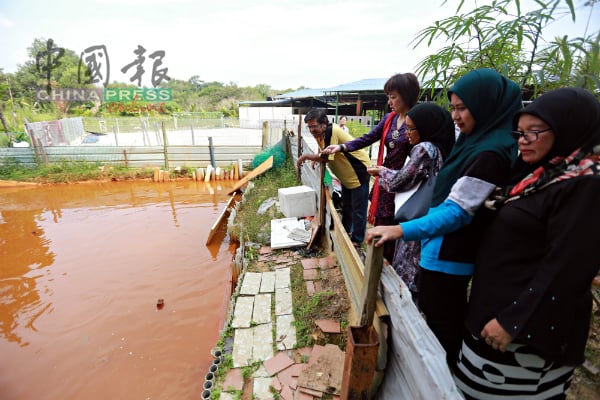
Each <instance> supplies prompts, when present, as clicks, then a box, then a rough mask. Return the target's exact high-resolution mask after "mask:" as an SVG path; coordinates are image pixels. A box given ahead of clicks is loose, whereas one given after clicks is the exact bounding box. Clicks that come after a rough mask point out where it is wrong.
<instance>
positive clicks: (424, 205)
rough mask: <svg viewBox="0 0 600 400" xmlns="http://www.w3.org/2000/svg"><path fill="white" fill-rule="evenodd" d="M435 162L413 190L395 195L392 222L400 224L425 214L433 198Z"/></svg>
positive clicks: (435, 177) (435, 178)
mask: <svg viewBox="0 0 600 400" xmlns="http://www.w3.org/2000/svg"><path fill="white" fill-rule="evenodd" d="M434 165H435V161H433V162H432V163H431V168H430V169H429V173H428V174H427V176H426V177H425V178H424V179H423V180H422V181H421V182H420V183H419V184H418V185H416V186H415V187H414V188H412V189H409V190H407V191H404V192H398V193H396V196H395V197H394V211H395V212H394V221H396V222H398V223H400V222H405V221H410V220H411V219H415V218H419V217H422V216H423V215H425V214H427V211H429V207H430V205H431V198H432V197H433V188H434V187H435V181H436V180H437V175H435V174H434Z"/></svg>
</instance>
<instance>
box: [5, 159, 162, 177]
mask: <svg viewBox="0 0 600 400" xmlns="http://www.w3.org/2000/svg"><path fill="white" fill-rule="evenodd" d="M153 174H154V170H152V169H140V168H126V167H121V166H103V165H102V164H101V163H100V162H96V163H90V162H84V161H68V160H62V161H61V162H59V163H53V164H49V165H47V166H28V165H24V164H22V163H19V162H18V161H16V160H14V159H8V160H4V162H3V163H2V164H0V180H9V181H22V182H38V183H67V182H80V181H88V180H101V179H103V180H127V179H148V178H152V176H153Z"/></svg>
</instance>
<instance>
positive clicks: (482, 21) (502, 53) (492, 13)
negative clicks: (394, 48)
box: [413, 0, 600, 101]
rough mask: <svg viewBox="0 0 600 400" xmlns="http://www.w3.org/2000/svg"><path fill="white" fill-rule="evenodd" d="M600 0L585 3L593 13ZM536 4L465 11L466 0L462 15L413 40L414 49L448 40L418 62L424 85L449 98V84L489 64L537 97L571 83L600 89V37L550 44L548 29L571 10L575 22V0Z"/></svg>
mask: <svg viewBox="0 0 600 400" xmlns="http://www.w3.org/2000/svg"><path fill="white" fill-rule="evenodd" d="M596 2H598V0H588V1H587V2H586V3H585V5H584V6H585V7H590V13H591V9H592V8H593V6H594V4H595V3H596ZM444 3H446V1H444ZM561 3H565V5H566V8H565V7H562V8H561V7H560V5H561ZM535 4H536V6H537V8H534V9H533V10H531V11H527V12H523V10H522V7H521V1H520V0H493V1H491V4H488V5H482V6H479V7H476V8H475V9H473V10H471V11H468V12H462V9H463V6H464V5H465V1H464V0H461V1H460V3H459V5H458V7H457V9H456V13H455V14H456V15H454V16H452V17H449V18H446V19H443V20H441V21H436V22H435V23H434V24H433V25H432V26H429V27H427V28H425V29H423V30H421V31H420V32H419V33H418V34H417V35H416V37H415V39H414V40H413V45H414V48H416V47H418V46H420V45H422V44H426V45H427V46H428V47H431V46H432V44H433V43H434V41H439V40H442V41H443V42H444V43H445V44H446V45H445V46H444V47H442V48H441V49H440V50H439V51H437V52H436V53H435V54H431V55H429V56H427V57H425V58H424V59H423V60H421V61H420V62H419V64H418V65H417V68H416V73H417V75H418V76H420V77H421V80H422V82H423V87H424V88H425V89H426V90H428V91H429V93H430V95H431V96H432V97H436V98H437V99H440V100H441V101H445V99H446V89H447V85H448V84H449V83H451V82H454V81H455V80H456V79H457V78H458V77H459V76H460V75H462V74H463V73H465V72H466V71H468V70H472V69H475V68H482V67H487V68H493V69H495V70H497V71H498V72H500V73H502V74H503V75H506V76H508V77H509V78H511V79H512V80H514V81H515V82H517V83H519V84H520V85H521V87H522V88H524V90H525V91H529V92H530V93H528V94H529V95H531V97H535V96H536V95H537V94H538V93H540V92H542V91H544V90H548V89H551V88H553V87H557V86H565V85H569V86H580V87H584V88H586V89H588V90H591V91H594V90H600V80H599V76H600V59H598V46H599V39H600V35H599V34H598V33H594V34H590V35H587V36H586V37H582V38H569V37H567V36H563V37H561V38H555V40H554V41H550V42H545V41H544V40H543V37H542V32H543V30H544V28H546V27H547V26H548V24H550V23H552V22H553V21H555V20H556V19H557V18H558V17H562V16H565V14H566V15H570V16H571V18H572V20H573V21H575V17H576V13H575V7H574V5H573V0H547V1H546V0H536V1H535ZM546 43H547V44H546ZM439 88H441V89H442V90H441V91H440V92H436V89H439Z"/></svg>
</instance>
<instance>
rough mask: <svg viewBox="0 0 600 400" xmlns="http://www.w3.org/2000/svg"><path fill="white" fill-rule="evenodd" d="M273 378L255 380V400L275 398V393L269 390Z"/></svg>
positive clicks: (253, 391)
mask: <svg viewBox="0 0 600 400" xmlns="http://www.w3.org/2000/svg"><path fill="white" fill-rule="evenodd" d="M270 385H271V378H254V384H253V385H252V393H253V395H254V397H253V398H254V399H257V400H259V399H260V400H267V399H272V398H273V393H271V391H270V390H269V387H270Z"/></svg>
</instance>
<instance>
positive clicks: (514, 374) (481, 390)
mask: <svg viewBox="0 0 600 400" xmlns="http://www.w3.org/2000/svg"><path fill="white" fill-rule="evenodd" d="M573 370H574V367H569V366H564V365H559V364H557V363H553V362H550V361H546V360H544V359H543V358H542V357H540V356H539V355H538V354H536V353H535V352H534V351H533V349H532V348H531V347H529V346H526V345H523V344H515V343H511V344H510V345H508V348H507V349H506V351H505V352H504V353H503V352H501V351H499V350H494V349H493V348H492V347H491V346H489V345H487V344H486V343H485V340H483V339H479V340H478V339H476V338H474V337H472V336H470V337H468V338H465V340H464V341H463V344H462V349H461V352H460V355H459V357H458V364H457V366H456V369H455V375H454V380H455V381H456V385H457V386H458V388H459V389H460V390H461V391H462V393H463V395H464V396H465V399H494V400H496V399H497V400H499V399H504V398H506V399H509V398H510V399H511V400H512V399H523V400H525V399H527V400H541V399H565V398H566V392H567V389H568V388H569V385H570V384H571V379H572V377H573Z"/></svg>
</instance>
